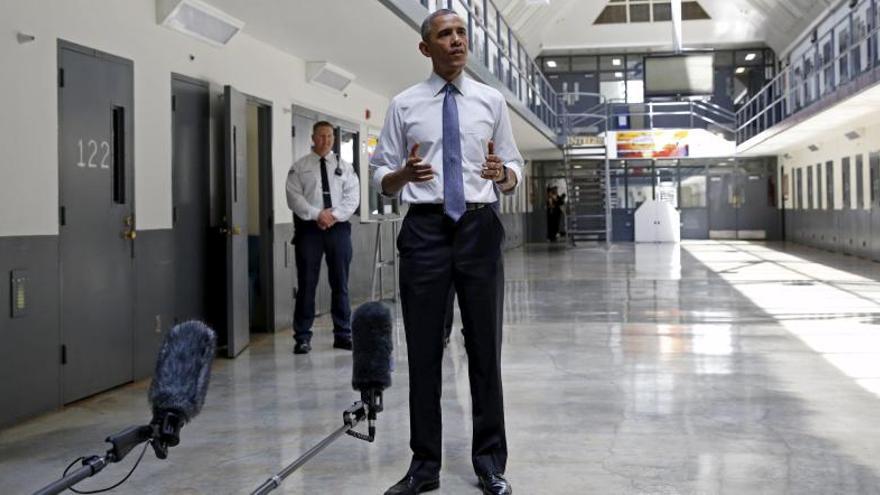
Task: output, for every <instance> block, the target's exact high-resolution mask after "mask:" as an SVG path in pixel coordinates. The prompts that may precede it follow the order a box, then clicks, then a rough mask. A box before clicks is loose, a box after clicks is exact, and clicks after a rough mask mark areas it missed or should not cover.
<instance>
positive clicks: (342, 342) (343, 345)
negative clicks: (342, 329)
mask: <svg viewBox="0 0 880 495" xmlns="http://www.w3.org/2000/svg"><path fill="white" fill-rule="evenodd" d="M333 348H334V349H345V350H346V351H350V350H351V339H350V338H349V339H346V338H345V337H334V338H333Z"/></svg>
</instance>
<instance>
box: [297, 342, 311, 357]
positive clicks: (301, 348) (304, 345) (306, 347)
mask: <svg viewBox="0 0 880 495" xmlns="http://www.w3.org/2000/svg"><path fill="white" fill-rule="evenodd" d="M311 350H312V344H309V342H308V341H306V340H300V341H297V343H296V344H294V346H293V353H294V354H308V353H309V351H311Z"/></svg>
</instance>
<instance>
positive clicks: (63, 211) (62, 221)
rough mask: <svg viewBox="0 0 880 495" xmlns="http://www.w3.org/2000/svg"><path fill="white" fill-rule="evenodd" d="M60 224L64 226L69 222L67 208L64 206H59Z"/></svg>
mask: <svg viewBox="0 0 880 495" xmlns="http://www.w3.org/2000/svg"><path fill="white" fill-rule="evenodd" d="M58 224H59V225H61V226H62V227H63V226H64V225H66V224H67V209H66V208H65V207H63V206H59V207H58Z"/></svg>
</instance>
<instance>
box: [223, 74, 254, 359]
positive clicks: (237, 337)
mask: <svg viewBox="0 0 880 495" xmlns="http://www.w3.org/2000/svg"><path fill="white" fill-rule="evenodd" d="M223 96H224V100H223V101H224V109H225V113H224V144H223V168H224V197H223V200H224V201H223V202H224V208H223V211H224V222H223V224H224V225H223V226H222V227H221V232H222V233H224V234H226V236H225V237H226V318H225V331H226V355H227V357H235V356H237V355H238V354H239V353H240V352H241V351H243V350H244V349H245V348H246V347H247V346H248V344H249V343H250V313H249V311H250V308H249V306H248V297H249V296H248V243H247V222H248V218H247V208H248V201H247V191H248V188H247V173H248V166H247V156H248V153H247V99H246V97H245V96H244V95H242V94H241V93H239V92H238V91H236V90H235V89H233V88H232V87H231V86H226V87H225V88H224V90H223Z"/></svg>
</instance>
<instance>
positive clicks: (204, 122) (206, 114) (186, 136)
mask: <svg viewBox="0 0 880 495" xmlns="http://www.w3.org/2000/svg"><path fill="white" fill-rule="evenodd" d="M209 95H210V93H209V88H208V84H207V83H204V82H202V81H198V80H195V79H191V78H188V77H185V76H180V75H173V76H172V78H171V115H172V120H171V136H172V138H171V141H172V153H171V163H172V170H173V172H172V209H171V222H172V225H173V231H174V234H173V235H174V272H175V274H176V277H175V281H174V290H175V308H174V318H175V323H177V322H179V321H185V320H188V319H199V320H205V319H207V318H208V314H207V313H208V311H207V303H208V297H207V276H208V249H209V243H208V235H209V227H210V135H209V128H210V108H209V103H210V99H209Z"/></svg>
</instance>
